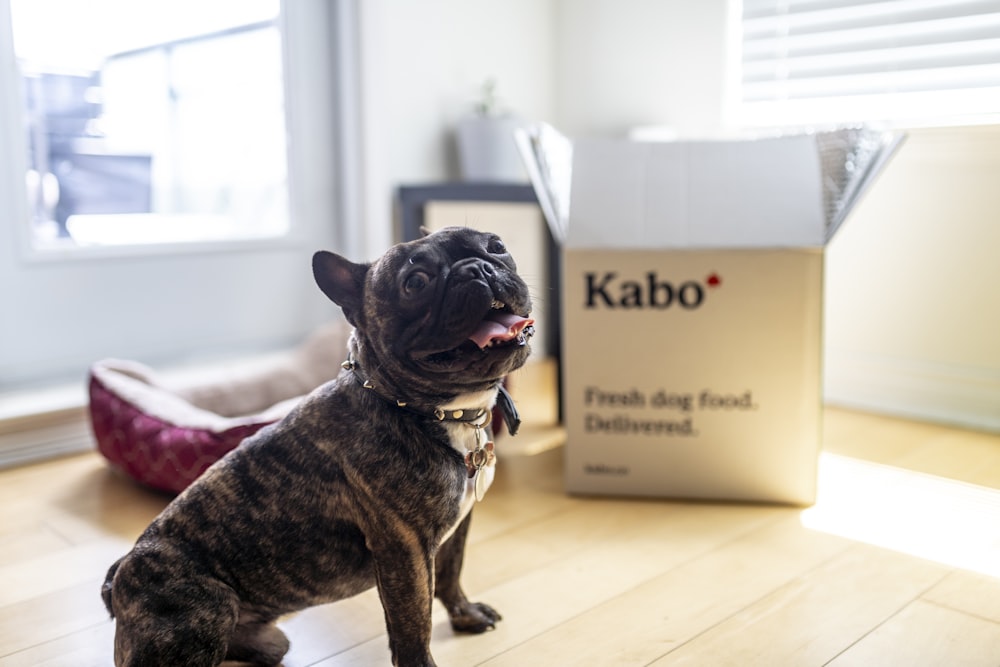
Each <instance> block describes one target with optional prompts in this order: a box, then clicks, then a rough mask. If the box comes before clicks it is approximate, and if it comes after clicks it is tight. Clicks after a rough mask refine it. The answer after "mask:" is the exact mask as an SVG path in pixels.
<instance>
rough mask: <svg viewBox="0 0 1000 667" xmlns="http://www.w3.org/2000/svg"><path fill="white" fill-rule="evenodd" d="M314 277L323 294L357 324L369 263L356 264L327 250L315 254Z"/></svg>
mask: <svg viewBox="0 0 1000 667" xmlns="http://www.w3.org/2000/svg"><path fill="white" fill-rule="evenodd" d="M312 264H313V277H314V278H315V279H316V284H317V285H319V288H320V289H321V290H323V294H326V296H327V297H329V299H330V300H331V301H333V302H334V303H335V304H337V305H338V306H340V307H341V308H342V309H343V310H344V315H345V316H346V317H347V321H348V322H350V323H351V324H352V325H354V326H357V322H356V321H355V318H356V317H357V314H358V313H359V312H360V311H361V302H362V294H363V292H364V286H365V275H366V274H367V273H368V268H369V266H370V265H369V264H355V263H354V262H352V261H350V260H347V259H344V258H343V257H341V256H340V255H336V254H334V253H332V252H327V251H326V250H320V251H319V252H317V253H316V254H315V255H313V262H312Z"/></svg>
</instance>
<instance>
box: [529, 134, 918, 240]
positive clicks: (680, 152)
mask: <svg viewBox="0 0 1000 667" xmlns="http://www.w3.org/2000/svg"><path fill="white" fill-rule="evenodd" d="M901 140H902V136H901V135H899V134H896V133H889V132H881V131H876V130H870V129H865V128H855V129H844V130H836V131H832V132H821V133H814V134H800V135H794V136H780V137H771V138H764V139H751V140H735V141H678V142H640V141H628V140H612V139H584V140H578V141H576V142H570V141H569V140H568V139H567V138H565V137H563V136H562V135H561V134H559V133H558V132H557V131H556V130H554V129H553V128H551V127H550V126H547V125H541V126H537V127H535V128H532V129H530V130H528V131H525V132H522V133H521V134H520V135H519V136H518V145H519V147H520V149H521V153H522V157H523V158H524V160H525V163H526V166H527V168H528V172H529V175H530V176H531V180H532V184H533V185H534V187H535V191H536V194H537V195H538V199H539V201H540V203H541V205H542V209H543V212H544V213H545V216H546V219H547V220H548V222H549V225H550V227H551V228H552V231H553V235H554V236H555V238H556V239H557V240H559V241H561V242H562V243H563V245H564V246H565V247H569V248H573V247H590V248H594V247H600V248H651V247H653V248H713V247H729V248H733V247H737V248H738V247H821V246H823V245H825V244H826V243H827V242H828V241H829V240H830V238H831V237H832V236H833V234H834V233H835V231H836V230H837V228H839V226H840V224H841V223H842V222H843V220H844V219H845V218H846V217H847V215H848V214H849V213H850V211H851V209H852V208H853V207H854V205H855V204H856V203H857V201H858V200H859V198H860V196H861V195H862V194H863V192H864V191H865V190H866V189H867V188H868V187H869V186H870V184H871V183H872V182H873V181H874V179H875V177H876V176H877V175H878V173H879V172H880V171H881V170H882V169H883V167H884V165H885V163H886V162H887V161H888V159H889V157H890V156H891V155H892V154H893V153H894V152H895V150H896V148H897V147H898V145H899V143H900V142H901Z"/></svg>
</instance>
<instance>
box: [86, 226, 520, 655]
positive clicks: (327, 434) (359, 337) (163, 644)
mask: <svg viewBox="0 0 1000 667" xmlns="http://www.w3.org/2000/svg"><path fill="white" fill-rule="evenodd" d="M313 273H314V276H315V279H316V282H317V284H318V285H319V287H320V289H321V290H322V291H323V292H324V293H325V294H326V295H327V296H328V297H329V298H330V299H331V300H332V301H333V302H334V303H336V304H337V305H339V306H340V307H341V309H342V310H343V313H344V316H345V317H346V318H347V320H348V322H349V323H350V324H351V325H353V327H354V329H353V331H352V333H351V337H350V340H349V343H348V346H347V347H348V358H347V361H345V363H344V364H343V370H342V371H341V372H340V373H339V375H338V376H337V377H336V378H335V379H333V380H332V381H330V382H328V383H326V384H324V385H323V386H321V387H319V388H318V389H316V390H315V391H313V392H312V393H311V394H310V395H309V396H307V397H306V398H305V399H304V400H303V401H302V403H300V404H299V405H298V406H297V407H296V408H295V409H293V410H292V411H291V412H290V413H289V414H288V416H287V417H285V418H284V419H283V420H282V421H280V422H277V423H275V424H272V425H270V426H268V427H266V428H264V429H262V430H260V431H258V432H257V433H256V434H254V435H252V436H250V437H248V438H247V439H246V440H244V441H243V442H242V443H241V444H240V446H239V447H237V448H236V449H235V450H233V451H232V452H230V453H229V454H228V455H226V456H225V457H223V458H222V459H221V460H220V461H218V462H216V463H215V464H214V465H213V466H212V467H211V468H209V469H208V470H207V471H206V472H205V473H204V475H202V476H201V477H200V478H199V479H197V480H196V481H195V482H194V483H193V484H192V485H191V486H189V487H188V488H187V489H185V490H184V492H183V493H181V494H180V495H179V496H177V497H176V498H175V499H174V500H173V501H172V502H171V503H170V504H169V505H168V506H167V507H166V508H165V509H164V510H163V512H162V513H161V514H160V515H159V516H158V517H156V518H155V519H154V520H153V522H152V523H151V524H150V525H149V527H148V528H146V530H145V531H144V532H143V533H142V535H141V536H140V537H139V538H138V540H137V541H136V543H135V546H134V547H133V549H132V550H131V551H130V552H129V553H128V554H126V555H125V556H124V557H122V558H121V559H119V560H118V561H117V562H116V563H114V564H113V565H112V566H111V568H110V570H109V571H108V574H107V578H106V580H105V583H104V585H103V587H102V590H101V593H102V597H103V599H104V602H105V605H106V606H107V608H108V611H109V612H110V614H111V616H112V617H113V618H114V619H115V622H116V628H115V639H114V654H115V664H116V665H117V666H118V667H140V666H141V667H156V666H159V665H162V666H164V667H166V666H169V667H179V666H181V665H183V666H185V667H199V666H202V665H204V666H208V665H218V664H219V663H220V662H222V661H223V660H235V661H242V662H249V663H253V664H256V665H277V664H279V663H280V661H281V658H282V657H283V656H284V655H285V653H286V652H287V651H288V648H289V641H288V639H287V637H286V636H285V635H284V633H282V632H281V630H279V629H278V628H277V627H276V625H275V622H276V620H277V619H278V618H279V617H281V616H282V615H284V614H287V613H290V612H294V611H298V610H301V609H304V608H307V607H310V606H313V605H318V604H323V603H328V602H333V601H336V600H341V599H344V598H348V597H351V596H353V595H356V594H358V593H361V592H362V591H365V590H367V589H369V588H371V587H373V586H375V587H377V588H378V592H379V596H380V599H381V601H382V605H383V607H384V610H385V619H386V628H387V631H388V637H389V647H390V650H391V654H392V662H393V664H394V665H406V666H409V665H433V664H434V660H433V657H432V655H431V652H430V637H431V608H432V603H433V599H434V598H435V597H436V598H438V599H440V600H441V602H442V603H443V604H444V606H445V608H446V609H447V611H448V614H449V618H450V621H451V625H452V626H453V628H454V629H455V630H457V631H461V632H470V633H480V632H484V631H486V630H490V629H492V628H494V627H495V624H496V623H497V621H499V620H500V618H501V617H500V614H499V613H497V611H496V610H494V609H493V608H492V607H490V606H489V605H486V604H482V603H478V602H470V601H469V600H468V598H467V597H466V595H465V593H464V591H463V590H462V587H461V585H460V583H459V574H460V572H461V569H462V560H463V556H464V551H465V539H466V534H467V531H468V528H469V520H470V516H471V509H472V506H473V505H474V503H475V501H476V499H478V498H482V494H483V493H485V491H486V489H487V488H488V487H489V485H490V483H491V481H492V479H493V473H494V465H493V464H494V452H493V442H492V440H491V438H490V437H489V434H490V431H488V430H487V428H488V426H489V422H490V419H491V415H492V412H493V408H494V406H495V404H497V401H498V400H499V404H498V405H497V408H498V411H499V410H500V408H503V412H504V416H505V417H507V418H508V419H507V421H508V428H509V429H510V430H511V431H512V432H516V425H517V417H516V410H515V409H514V408H513V403H512V402H511V401H509V396H508V395H507V394H506V391H505V390H504V389H503V387H502V379H503V378H504V377H505V376H506V375H507V374H508V373H510V372H511V371H513V370H515V369H517V368H518V367H520V366H521V365H522V364H523V363H524V362H525V360H526V359H527V357H528V354H529V352H530V345H529V339H530V337H531V335H532V334H533V333H534V327H533V320H532V319H531V318H530V314H531V298H530V296H529V293H528V288H527V286H526V285H525V283H524V281H523V280H522V279H521V278H520V277H519V276H518V275H517V272H516V266H515V263H514V260H513V259H512V258H511V256H510V254H509V253H508V251H507V249H506V247H505V246H504V244H503V241H502V240H501V239H500V238H499V237H498V236H496V235H494V234H487V233H482V232H478V231H474V230H472V229H468V228H464V227H461V228H460V227H449V228H446V229H443V230H440V231H438V232H435V233H433V234H429V235H426V236H424V237H422V238H420V239H418V240H416V241H411V242H408V243H401V244H398V245H396V246H393V247H392V248H390V249H389V251H388V252H386V253H385V254H384V255H383V256H382V257H381V258H379V259H378V260H376V261H374V262H372V263H362V264H358V263H354V262H351V261H349V260H347V259H345V258H343V257H341V256H339V255H336V254H333V253H330V252H326V251H320V252H317V253H316V254H315V256H314V257H313ZM498 397H499V399H498Z"/></svg>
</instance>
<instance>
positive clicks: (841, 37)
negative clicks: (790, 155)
mask: <svg viewBox="0 0 1000 667" xmlns="http://www.w3.org/2000/svg"><path fill="white" fill-rule="evenodd" d="M739 115H740V121H741V123H742V124H744V125H750V126H768V125H770V126H774V125H780V126H788V125H804V124H811V125H823V124H841V123H849V122H860V121H888V122H897V123H926V122H942V121H946V122H954V121H956V120H972V119H975V118H982V117H984V116H988V115H996V116H997V117H998V118H1000V0H743V12H742V79H741V102H740V109H739Z"/></svg>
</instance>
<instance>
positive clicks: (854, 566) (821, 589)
mask: <svg viewBox="0 0 1000 667" xmlns="http://www.w3.org/2000/svg"><path fill="white" fill-rule="evenodd" d="M946 572H947V570H946V569H945V568H944V567H942V566H940V565H936V564H933V563H928V562H925V561H921V560H917V559H914V558H910V557H907V556H902V555H900V554H897V553H894V552H891V551H886V550H882V549H877V548H875V547H868V546H865V545H855V546H853V547H851V549H849V550H848V551H847V552H846V553H845V554H843V555H841V556H839V557H838V558H836V559H834V560H832V561H831V562H829V563H827V564H826V565H824V566H823V567H820V568H817V569H815V570H813V571H811V572H809V573H808V574H806V575H804V576H802V577H800V578H798V579H796V580H795V581H793V582H790V583H788V584H785V585H783V586H780V587H778V588H777V589H775V590H774V592H772V593H771V594H769V595H767V596H766V597H765V598H763V599H761V600H760V601H758V602H756V603H754V604H752V605H750V606H749V607H747V608H746V609H744V610H742V611H741V612H740V613H738V614H736V615H734V616H733V617H731V618H729V619H728V620H726V621H725V622H724V623H721V624H719V625H717V626H715V627H714V628H712V629H711V630H709V631H707V632H705V633H704V634H702V635H700V636H698V637H696V638H695V639H693V640H692V641H690V642H688V643H686V644H684V645H683V646H681V647H679V648H678V649H677V650H676V651H673V652H671V653H669V654H667V655H666V656H664V657H663V658H662V659H660V660H658V661H656V662H654V663H652V664H653V665H656V666H657V667H667V666H671V667H681V666H686V665H699V666H700V665H761V666H762V667H764V666H770V665H824V664H826V663H827V662H828V661H830V660H832V659H833V658H835V657H836V656H837V655H839V654H840V653H841V652H842V651H844V650H845V649H846V648H848V647H849V646H851V645H852V644H853V643H854V642H855V641H857V639H858V638H859V637H862V636H864V635H865V633H866V632H868V631H869V630H871V629H872V628H874V627H876V626H878V625H879V624H881V623H883V622H884V621H885V620H886V619H887V618H889V617H891V616H892V615H893V614H895V613H896V612H897V611H898V610H899V609H901V608H902V607H904V606H905V605H907V604H909V603H910V602H912V601H913V600H914V599H916V598H917V597H918V596H919V595H920V594H921V593H923V592H924V591H925V590H927V589H928V588H930V587H931V586H933V585H934V584H935V583H937V582H938V581H940V580H941V579H942V578H943V577H944V575H945V574H946ZM883 664H892V663H883Z"/></svg>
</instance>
